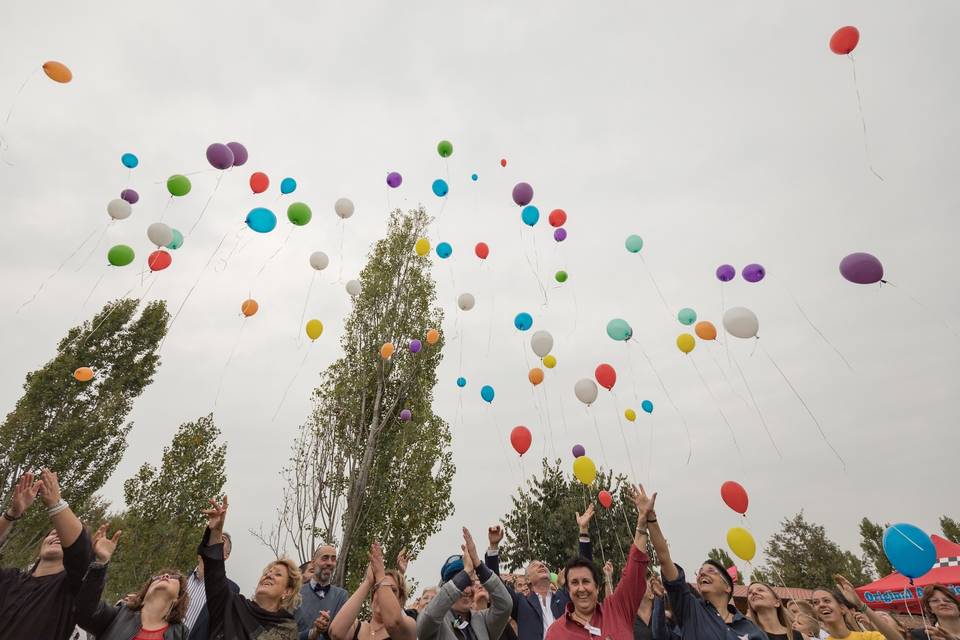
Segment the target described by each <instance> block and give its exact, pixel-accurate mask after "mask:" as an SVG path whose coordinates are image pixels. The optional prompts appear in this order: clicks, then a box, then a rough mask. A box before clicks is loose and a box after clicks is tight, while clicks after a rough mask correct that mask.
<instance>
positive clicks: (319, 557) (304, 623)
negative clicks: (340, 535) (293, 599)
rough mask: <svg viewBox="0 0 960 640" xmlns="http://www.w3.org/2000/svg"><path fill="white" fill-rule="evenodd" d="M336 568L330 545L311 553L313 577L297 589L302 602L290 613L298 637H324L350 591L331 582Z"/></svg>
mask: <svg viewBox="0 0 960 640" xmlns="http://www.w3.org/2000/svg"><path fill="white" fill-rule="evenodd" d="M336 567H337V550H336V549H334V548H333V547H332V546H330V545H323V546H321V547H318V548H317V550H316V552H314V554H313V577H312V578H310V581H309V582H306V583H304V585H303V587H302V588H301V589H300V597H301V599H302V602H301V604H300V607H299V608H298V609H297V610H296V611H294V612H293V615H294V617H296V619H297V628H298V629H299V630H300V640H327V629H329V628H330V621H331V620H333V618H334V616H336V615H337V612H338V611H340V607H342V606H343V604H344V603H345V602H346V601H347V599H348V598H349V597H350V594H349V593H347V592H346V590H345V589H342V588H340V587H338V586H336V585H333V584H330V577H331V576H332V575H333V570H334V569H336Z"/></svg>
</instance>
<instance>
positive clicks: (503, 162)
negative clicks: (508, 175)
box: [500, 158, 507, 167]
mask: <svg viewBox="0 0 960 640" xmlns="http://www.w3.org/2000/svg"><path fill="white" fill-rule="evenodd" d="M500 166H501V167H505V166H507V159H506V158H500Z"/></svg>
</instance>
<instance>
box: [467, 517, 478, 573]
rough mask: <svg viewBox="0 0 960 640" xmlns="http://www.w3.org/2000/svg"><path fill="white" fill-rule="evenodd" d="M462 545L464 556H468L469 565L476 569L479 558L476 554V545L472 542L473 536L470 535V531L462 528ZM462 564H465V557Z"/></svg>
mask: <svg viewBox="0 0 960 640" xmlns="http://www.w3.org/2000/svg"><path fill="white" fill-rule="evenodd" d="M463 543H464V545H463V549H464V554H465V555H469V556H470V562H471V564H472V565H473V567H476V566H477V565H479V564H480V556H479V554H477V545H476V544H474V542H473V536H472V535H470V531H469V530H468V529H467V528H466V527H464V528H463ZM463 562H464V564H466V562H467V559H466V557H464V559H463ZM468 573H469V572H468Z"/></svg>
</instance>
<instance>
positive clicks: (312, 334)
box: [307, 318, 323, 340]
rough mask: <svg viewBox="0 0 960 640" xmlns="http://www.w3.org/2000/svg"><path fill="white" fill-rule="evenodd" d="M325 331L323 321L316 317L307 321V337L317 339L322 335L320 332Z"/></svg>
mask: <svg viewBox="0 0 960 640" xmlns="http://www.w3.org/2000/svg"><path fill="white" fill-rule="evenodd" d="M321 333H323V323H322V322H320V321H319V320H317V319H316V318H314V319H313V320H309V321H307V337H308V338H310V339H311V340H316V339H317V338H319V337H320V334H321Z"/></svg>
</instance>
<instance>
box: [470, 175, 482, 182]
mask: <svg viewBox="0 0 960 640" xmlns="http://www.w3.org/2000/svg"><path fill="white" fill-rule="evenodd" d="M479 177H480V176H478V175H477V174H473V175H472V176H470V179H471V180H473V181H474V182H476V181H477V178H479Z"/></svg>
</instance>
